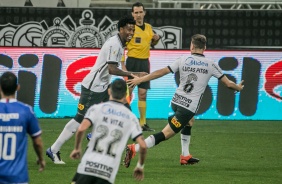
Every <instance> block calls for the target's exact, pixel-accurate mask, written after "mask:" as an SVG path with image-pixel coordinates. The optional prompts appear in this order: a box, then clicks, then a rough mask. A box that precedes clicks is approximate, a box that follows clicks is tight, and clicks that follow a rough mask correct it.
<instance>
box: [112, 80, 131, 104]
mask: <svg viewBox="0 0 282 184" xmlns="http://www.w3.org/2000/svg"><path fill="white" fill-rule="evenodd" d="M110 88H111V91H112V97H113V98H115V99H117V100H120V99H122V98H123V97H125V95H126V90H127V85H126V82H125V81H124V80H123V79H115V80H114V81H113V82H112V83H111V85H110Z"/></svg>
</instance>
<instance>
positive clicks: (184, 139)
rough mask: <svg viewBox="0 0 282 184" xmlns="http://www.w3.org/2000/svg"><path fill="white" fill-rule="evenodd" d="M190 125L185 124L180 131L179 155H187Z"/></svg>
mask: <svg viewBox="0 0 282 184" xmlns="http://www.w3.org/2000/svg"><path fill="white" fill-rule="evenodd" d="M191 128H192V127H191V126H185V127H184V128H183V129H182V131H181V155H182V156H188V155H189V154H190V152H189V146H190V139H191Z"/></svg>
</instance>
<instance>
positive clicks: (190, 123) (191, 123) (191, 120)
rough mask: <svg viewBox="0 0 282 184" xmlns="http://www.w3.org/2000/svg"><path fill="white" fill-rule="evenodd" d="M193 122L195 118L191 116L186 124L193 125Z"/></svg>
mask: <svg viewBox="0 0 282 184" xmlns="http://www.w3.org/2000/svg"><path fill="white" fill-rule="evenodd" d="M194 122H195V118H194V117H193V118H192V119H190V121H189V123H188V125H189V126H193V125H194Z"/></svg>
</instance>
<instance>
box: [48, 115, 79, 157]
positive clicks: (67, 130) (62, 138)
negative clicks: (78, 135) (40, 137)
mask: <svg viewBox="0 0 282 184" xmlns="http://www.w3.org/2000/svg"><path fill="white" fill-rule="evenodd" d="M79 125H80V124H79V123H78V122H76V121H75V120H74V119H71V120H70V121H69V122H68V123H67V124H66V126H65V127H64V129H63V131H62V132H61V134H60V135H59V137H58V138H57V140H56V141H55V142H54V144H53V145H52V146H51V151H52V152H53V153H57V152H58V151H60V149H61V147H62V145H63V144H64V143H65V142H66V141H67V140H69V139H70V138H71V137H72V135H73V134H74V133H75V132H76V130H77V128H78V127H79Z"/></svg>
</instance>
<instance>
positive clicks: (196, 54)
mask: <svg viewBox="0 0 282 184" xmlns="http://www.w3.org/2000/svg"><path fill="white" fill-rule="evenodd" d="M192 55H194V56H201V57H205V55H204V54H199V53H193V54H192Z"/></svg>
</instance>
